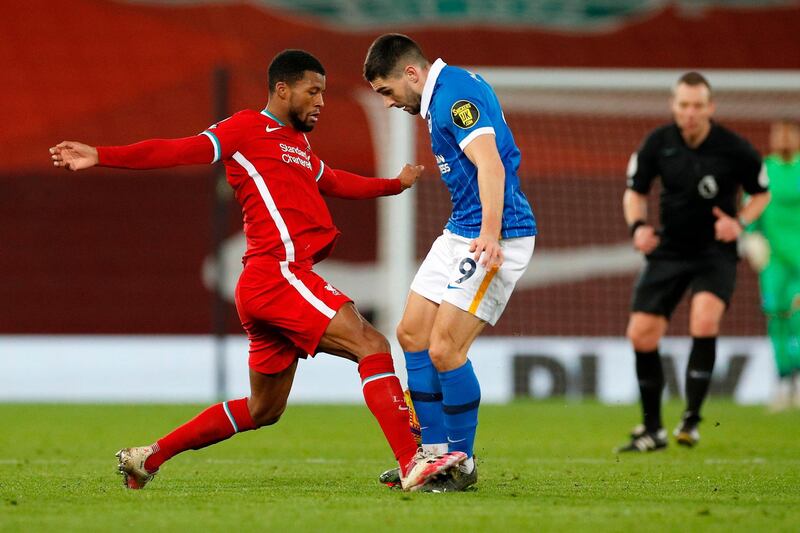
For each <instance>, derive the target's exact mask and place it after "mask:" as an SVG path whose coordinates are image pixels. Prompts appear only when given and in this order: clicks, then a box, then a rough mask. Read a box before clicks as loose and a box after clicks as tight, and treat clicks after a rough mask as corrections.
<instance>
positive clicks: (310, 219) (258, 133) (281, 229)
mask: <svg viewBox="0 0 800 533" xmlns="http://www.w3.org/2000/svg"><path fill="white" fill-rule="evenodd" d="M203 134H204V135H207V136H208V137H209V138H210V139H211V140H212V142H213V144H214V161H217V160H222V161H223V162H224V163H225V170H226V172H227V175H228V183H229V184H230V185H231V187H233V190H234V191H235V194H236V199H237V200H238V202H239V205H241V206H242V214H243V218H244V234H245V237H246V238H247V252H246V253H245V258H248V257H253V256H260V255H269V256H272V257H274V258H276V259H278V260H279V261H289V262H295V261H303V260H305V259H308V258H313V260H314V262H317V261H320V260H321V259H324V258H325V257H326V256H327V255H328V253H330V250H331V249H332V247H333V244H334V243H335V241H336V239H337V238H338V237H339V230H338V229H336V226H334V225H333V220H332V219H331V215H330V212H329V211H328V206H327V205H326V204H325V201H324V200H323V199H322V196H321V195H320V192H319V188H318V186H317V182H318V181H319V180H320V179H321V178H322V176H323V174H324V172H325V164H324V163H323V162H322V161H321V160H320V159H319V158H318V157H317V156H316V155H315V154H314V153H312V151H311V145H310V144H309V142H308V138H307V137H306V136H305V134H303V133H301V132H299V131H297V130H296V129H294V128H292V127H290V126H286V125H285V124H283V123H282V122H280V121H279V120H277V119H276V118H275V117H273V116H270V115H269V114H268V112H267V111H266V110H265V111H262V112H261V113H258V112H256V111H252V110H246V111H240V112H239V113H236V114H235V115H233V116H232V117H230V118H228V119H226V120H223V121H222V122H220V123H218V124H216V125H214V126H212V127H210V128H209V129H208V130H206V131H205V132H203Z"/></svg>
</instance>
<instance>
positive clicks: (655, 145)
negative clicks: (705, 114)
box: [628, 122, 767, 257]
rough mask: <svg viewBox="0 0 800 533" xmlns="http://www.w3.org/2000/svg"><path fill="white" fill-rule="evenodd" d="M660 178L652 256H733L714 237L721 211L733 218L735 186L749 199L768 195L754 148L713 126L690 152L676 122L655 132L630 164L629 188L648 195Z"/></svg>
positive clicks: (728, 247) (726, 245)
mask: <svg viewBox="0 0 800 533" xmlns="http://www.w3.org/2000/svg"><path fill="white" fill-rule="evenodd" d="M657 176H658V177H660V178H661V197H660V201H659V204H660V208H659V211H660V213H659V219H660V222H661V226H662V228H661V244H660V245H659V247H658V249H657V250H656V251H655V252H654V253H653V254H652V255H675V254H677V255H685V254H694V253H698V252H700V251H703V250H706V251H709V252H714V251H722V252H723V253H726V254H732V255H733V256H734V257H735V255H736V243H735V242H732V243H722V242H718V241H717V240H716V239H715V238H714V223H715V222H716V217H715V216H714V215H713V213H712V212H711V209H712V207H713V206H719V207H720V208H721V209H722V210H723V211H725V213H727V214H728V215H730V216H734V217H735V216H736V212H737V208H736V206H737V200H738V192H739V185H741V186H742V188H743V189H744V190H745V191H746V192H747V193H748V194H757V193H761V192H765V191H766V190H767V180H766V172H762V163H761V156H760V155H759V154H758V152H757V151H756V149H755V148H753V146H752V145H751V144H750V143H749V142H747V141H746V140H745V139H744V138H742V137H740V136H739V135H737V134H736V133H734V132H732V131H731V130H729V129H727V128H725V127H723V126H720V125H719V124H717V123H715V122H712V123H711V131H710V132H709V134H708V136H707V137H706V138H705V140H704V141H703V142H702V143H701V144H700V145H699V146H698V147H697V148H690V147H688V146H687V145H686V143H685V142H684V140H683V137H682V136H681V132H680V129H679V128H678V126H677V124H675V123H674V122H673V123H672V124H667V125H665V126H661V127H659V128H656V129H655V130H653V131H652V132H651V133H650V134H649V135H648V136H647V138H645V140H644V143H643V144H642V146H641V147H640V148H639V151H638V152H636V153H635V154H633V155H632V156H631V161H630V163H629V165H628V187H629V188H630V189H633V190H634V191H636V192H638V193H641V194H647V193H648V192H649V191H650V186H651V185H652V183H653V180H654V179H655V178H656V177H657Z"/></svg>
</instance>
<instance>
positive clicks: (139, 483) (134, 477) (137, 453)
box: [117, 446, 157, 490]
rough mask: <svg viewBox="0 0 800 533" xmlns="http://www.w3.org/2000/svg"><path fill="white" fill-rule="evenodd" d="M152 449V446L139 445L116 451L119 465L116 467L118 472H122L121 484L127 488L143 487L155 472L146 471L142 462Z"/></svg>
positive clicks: (151, 453) (152, 451)
mask: <svg viewBox="0 0 800 533" xmlns="http://www.w3.org/2000/svg"><path fill="white" fill-rule="evenodd" d="M153 453H154V450H153V447H152V446H140V447H138V448H122V449H121V450H120V451H118V452H117V459H119V465H117V468H118V470H119V473H120V474H122V478H123V481H122V484H123V485H125V486H126V487H127V488H129V489H135V490H137V489H143V488H144V486H145V485H147V483H148V482H150V480H151V479H153V477H155V475H156V472H157V471H156V472H148V471H147V469H146V468H145V467H144V462H145V461H147V458H148V457H150V456H151V455H153Z"/></svg>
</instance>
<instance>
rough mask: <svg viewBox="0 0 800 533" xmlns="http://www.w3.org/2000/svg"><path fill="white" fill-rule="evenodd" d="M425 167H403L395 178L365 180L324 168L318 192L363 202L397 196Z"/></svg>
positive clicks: (342, 171)
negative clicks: (380, 197)
mask: <svg viewBox="0 0 800 533" xmlns="http://www.w3.org/2000/svg"><path fill="white" fill-rule="evenodd" d="M424 168H425V167H423V166H421V165H405V166H404V167H403V170H401V171H400V174H398V175H397V177H396V178H391V179H384V178H366V177H364V176H359V175H358V174H353V173H352V172H347V171H345V170H333V169H329V168H327V167H326V169H325V171H324V173H323V175H322V177H321V178H320V180H319V182H318V183H319V190H320V192H321V193H322V194H324V195H326V196H333V197H336V198H346V199H348V200H365V199H368V198H377V197H379V196H391V195H394V194H399V193H401V192H403V191H404V190H406V189H408V188H409V187H411V186H412V185H414V183H416V181H417V179H418V178H419V176H420V174H422V171H423V170H424Z"/></svg>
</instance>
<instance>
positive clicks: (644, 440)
mask: <svg viewBox="0 0 800 533" xmlns="http://www.w3.org/2000/svg"><path fill="white" fill-rule="evenodd" d="M666 447H667V431H666V430H665V429H664V428H658V429H656V430H654V431H648V430H647V428H646V427H644V425H643V424H640V425H638V426H636V427H635V428H633V431H631V441H630V442H629V443H628V444H625V445H623V446H618V447H617V448H614V453H625V452H655V451H657V450H663V449H664V448H666Z"/></svg>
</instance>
